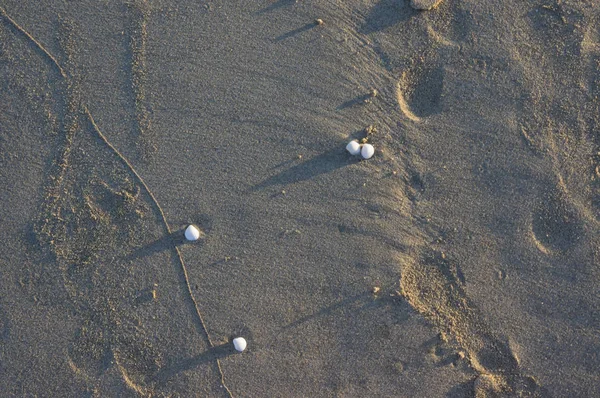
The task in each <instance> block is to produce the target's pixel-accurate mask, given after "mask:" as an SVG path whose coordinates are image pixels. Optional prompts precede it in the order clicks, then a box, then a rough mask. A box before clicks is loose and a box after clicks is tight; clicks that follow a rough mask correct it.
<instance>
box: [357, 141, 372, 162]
mask: <svg viewBox="0 0 600 398" xmlns="http://www.w3.org/2000/svg"><path fill="white" fill-rule="evenodd" d="M360 154H361V155H362V157H363V159H371V158H372V157H373V155H374V154H375V148H373V145H371V144H364V145H363V147H362V149H361V150H360Z"/></svg>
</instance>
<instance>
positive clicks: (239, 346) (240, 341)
mask: <svg viewBox="0 0 600 398" xmlns="http://www.w3.org/2000/svg"><path fill="white" fill-rule="evenodd" d="M233 346H234V347H235V349H236V351H238V352H243V351H244V350H245V349H246V339H245V338H243V337H236V338H235V339H233Z"/></svg>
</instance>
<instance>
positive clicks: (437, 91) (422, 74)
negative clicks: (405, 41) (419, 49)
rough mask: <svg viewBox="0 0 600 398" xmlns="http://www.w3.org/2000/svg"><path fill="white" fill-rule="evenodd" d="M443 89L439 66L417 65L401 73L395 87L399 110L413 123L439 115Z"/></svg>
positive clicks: (441, 69)
mask: <svg viewBox="0 0 600 398" xmlns="http://www.w3.org/2000/svg"><path fill="white" fill-rule="evenodd" d="M443 88H444V69H443V67H441V66H433V67H429V66H426V65H419V66H417V67H414V68H412V69H409V70H407V71H405V72H403V73H402V76H401V77H400V79H399V81H398V84H397V87H396V98H397V100H398V105H399V106H400V110H401V111H402V112H403V113H404V115H406V117H408V118H409V119H410V120H413V121H419V120H421V118H424V117H428V116H431V115H434V114H436V113H439V112H440V111H441V110H442V106H441V97H442V91H443Z"/></svg>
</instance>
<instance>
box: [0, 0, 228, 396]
mask: <svg viewBox="0 0 600 398" xmlns="http://www.w3.org/2000/svg"><path fill="white" fill-rule="evenodd" d="M0 17H1V18H3V19H4V20H5V21H6V23H7V24H8V25H9V26H10V27H12V28H13V29H15V30H16V31H17V32H19V33H20V34H21V35H23V36H24V37H25V38H26V39H27V40H28V41H29V42H30V43H31V44H33V45H34V46H35V48H37V49H38V50H39V51H41V52H42V54H43V55H44V56H45V57H46V59H48V60H49V62H50V64H51V65H52V66H53V67H54V68H56V69H57V70H58V72H59V74H60V76H61V77H62V78H63V79H64V80H65V81H68V80H69V77H68V75H67V73H66V72H65V70H64V69H63V67H62V66H61V65H60V63H59V62H58V60H57V59H56V58H55V57H54V56H53V55H52V54H51V53H50V52H49V51H48V50H47V49H46V47H45V46H44V45H43V44H42V43H40V42H39V41H38V40H36V39H35V38H34V37H33V36H32V35H31V34H30V33H29V32H27V30H25V29H24V28H23V27H21V25H19V24H18V23H17V22H16V21H15V20H14V19H13V18H12V17H11V16H10V15H9V14H8V13H7V12H6V10H5V9H4V8H3V7H1V6H0ZM80 107H81V109H82V110H83V111H84V112H85V114H86V116H87V118H88V120H89V121H90V123H91V125H92V126H93V128H94V131H95V132H96V134H97V135H98V137H99V138H100V139H101V140H102V141H103V142H104V143H105V145H106V146H107V147H108V148H109V149H110V150H111V151H112V152H113V153H114V154H115V155H117V157H118V158H119V159H120V160H121V162H122V163H123V164H124V165H125V167H127V169H128V170H129V171H130V172H131V173H132V174H133V175H134V176H135V178H136V179H137V180H138V182H139V183H140V184H141V185H142V187H143V188H144V190H145V191H146V193H147V194H148V196H149V197H150V199H151V200H152V203H153V205H154V207H155V209H156V210H157V211H158V213H159V214H160V219H161V221H162V224H163V227H164V229H165V231H166V233H167V234H168V235H170V234H171V233H172V231H171V227H170V226H169V223H168V221H167V219H166V216H165V213H164V211H163V209H162V206H161V205H160V204H159V202H158V201H157V200H156V197H155V196H154V194H153V193H152V191H151V190H150V188H149V187H148V185H147V184H146V182H145V181H144V179H143V178H142V176H140V175H139V173H138V172H137V171H136V170H135V168H134V167H133V165H132V164H131V163H130V162H129V161H128V160H127V158H125V156H124V155H123V154H122V153H121V152H120V151H119V150H118V149H117V148H116V147H115V146H114V145H112V144H111V143H110V141H109V140H108V139H107V138H106V136H105V135H104V134H103V133H102V132H101V130H100V128H99V127H98V125H97V124H96V122H95V120H94V118H93V117H92V114H91V112H90V111H89V109H88V107H87V106H86V105H85V104H83V103H81V104H80ZM68 146H70V143H68ZM173 249H174V250H175V253H176V254H177V258H178V262H179V265H180V268H181V271H182V273H183V276H184V279H185V284H186V290H187V294H188V295H189V297H190V298H191V300H192V302H193V304H194V307H195V310H196V311H195V315H196V317H197V319H198V321H199V323H200V325H201V327H202V330H203V331H204V335H205V338H206V341H207V342H208V344H209V346H210V347H211V348H212V347H214V343H213V342H212V339H211V338H210V334H209V332H208V329H207V327H206V324H205V322H204V318H203V317H202V314H201V312H200V309H199V306H198V302H197V301H196V298H195V297H194V294H193V292H192V289H191V286H190V283H189V277H188V272H187V267H186V266H185V262H184V260H183V257H182V256H181V252H180V251H179V248H178V247H177V246H173ZM215 360H216V365H217V368H218V370H219V374H220V378H221V385H222V386H223V388H224V389H225V390H226V392H227V394H228V395H229V396H230V397H233V394H232V392H231V390H230V389H229V388H228V387H227V385H226V384H225V376H224V374H223V369H222V367H221V363H220V361H219V359H218V358H216V359H215Z"/></svg>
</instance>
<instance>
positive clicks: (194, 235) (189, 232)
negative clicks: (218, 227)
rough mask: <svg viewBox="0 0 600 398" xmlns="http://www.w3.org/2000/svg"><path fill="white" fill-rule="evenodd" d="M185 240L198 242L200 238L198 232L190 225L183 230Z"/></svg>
mask: <svg viewBox="0 0 600 398" xmlns="http://www.w3.org/2000/svg"><path fill="white" fill-rule="evenodd" d="M185 238H186V239H187V240H190V241H193V240H198V239H199V238H200V231H199V230H198V228H196V227H194V226H193V225H190V226H188V227H187V228H186V230H185Z"/></svg>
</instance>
